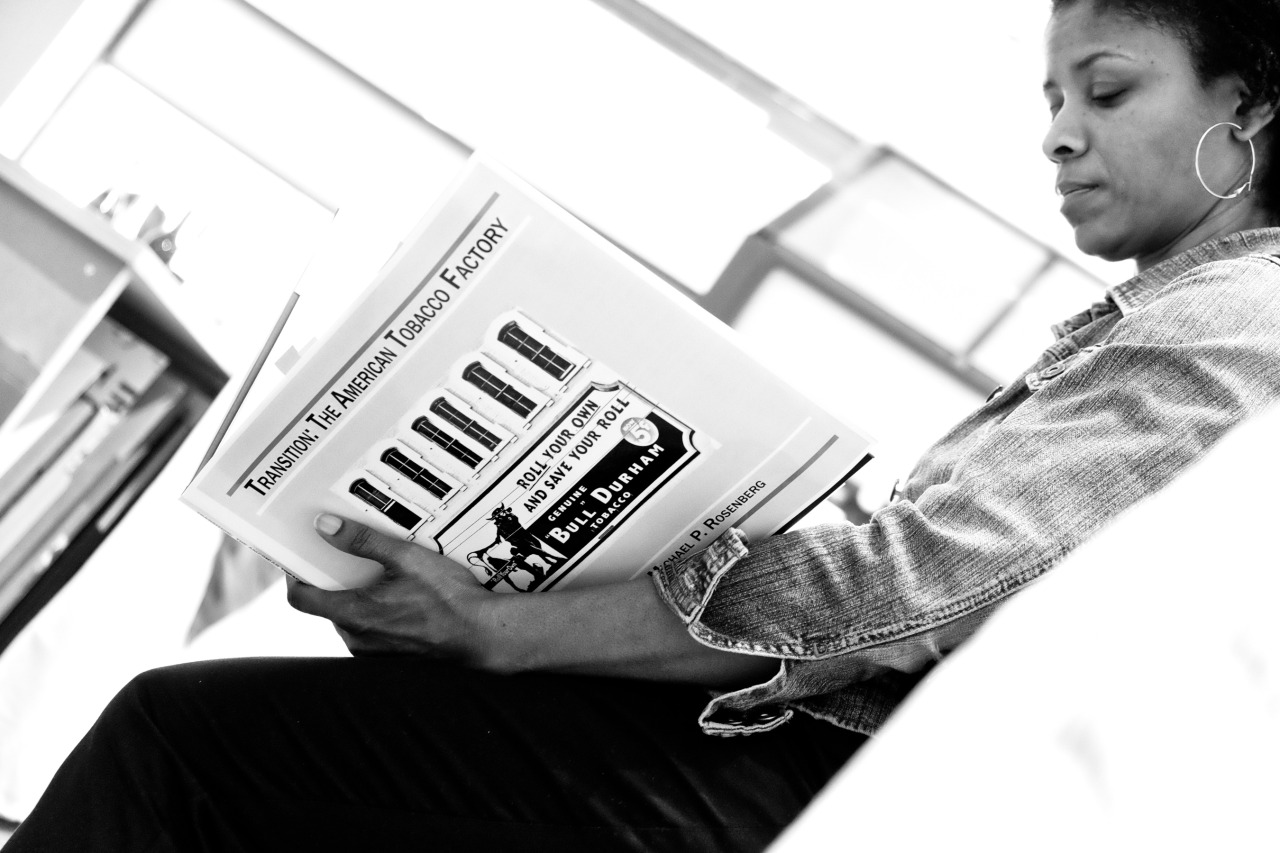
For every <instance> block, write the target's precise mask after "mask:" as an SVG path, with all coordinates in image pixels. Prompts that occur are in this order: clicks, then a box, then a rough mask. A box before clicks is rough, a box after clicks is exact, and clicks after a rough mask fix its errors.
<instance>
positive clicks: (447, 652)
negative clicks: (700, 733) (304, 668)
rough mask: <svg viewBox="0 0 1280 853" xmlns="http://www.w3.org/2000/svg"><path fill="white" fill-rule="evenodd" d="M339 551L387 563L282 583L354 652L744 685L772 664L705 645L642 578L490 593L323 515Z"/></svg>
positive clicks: (468, 578)
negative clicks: (314, 580)
mask: <svg viewBox="0 0 1280 853" xmlns="http://www.w3.org/2000/svg"><path fill="white" fill-rule="evenodd" d="M316 530H318V531H319V532H320V535H322V536H323V537H324V538H325V540H326V541H327V542H328V543H329V544H330V545H333V546H334V547H335V548H338V549H339V550H342V551H346V552H347V553H348V554H354V555H356V556H358V557H367V558H369V559H371V560H376V561H377V562H379V563H381V564H382V565H383V568H384V569H385V571H384V572H383V574H382V577H380V578H378V580H377V581H375V582H374V583H372V584H370V585H369V586H365V587H361V588H359V589H349V590H339V591H334V592H331V591H328V590H323V589H317V588H316V587H313V586H307V585H306V584H304V583H301V582H299V581H296V580H294V579H293V578H290V579H289V603H290V604H292V605H293V606H294V607H296V608H297V609H298V610H301V611H302V612H304V613H311V614H313V615H315V616H321V617H323V618H325V619H328V620H330V621H331V622H333V624H334V626H335V627H336V628H337V629H338V633H339V634H340V635H341V636H342V639H343V641H344V642H346V644H347V648H348V649H350V650H351V652H352V654H356V655H376V654H383V655H390V654H404V655H423V656H426V657H432V658H437V659H443V660H451V661H456V662H458V663H462V664H465V665H468V666H474V667H478V668H481V669H488V670H492V671H496V672H521V671H527V670H539V671H546V672H569V673H583V674H592V675H610V676H623V677H629V678H648V679H658V680H664V681H687V682H693V683H697V684H706V685H711V686H717V687H731V686H741V685H743V684H747V683H752V682H753V681H757V680H761V679H764V678H769V677H771V676H772V675H773V674H774V673H775V672H776V671H777V668H778V662H777V661H776V660H771V659H768V658H762V657H750V656H747V655H742V654H738V653H734V652H726V651H721V650H718V649H712V648H708V647H706V646H703V645H701V644H700V643H698V642H697V641H696V640H694V639H693V638H692V637H690V636H689V634H688V632H687V631H686V630H685V627H684V625H683V624H682V623H681V621H680V620H679V619H678V618H677V617H676V616H675V615H674V614H673V613H672V612H671V611H670V610H668V609H667V607H666V605H665V604H663V603H662V602H661V601H660V600H659V598H658V595H657V593H656V592H655V590H654V587H653V584H652V583H651V582H650V580H649V579H648V578H643V577H641V578H636V579H634V580H631V581H626V582H623V583H615V584H606V585H602V586H591V587H585V588H582V589H572V590H553V591H550V592H538V593H533V594H529V595H519V594H509V595H508V594H500V593H492V592H489V591H488V590H486V589H485V588H484V587H482V586H481V585H480V584H479V583H477V582H476V579H475V577H474V576H473V575H472V574H471V572H470V571H468V570H467V568H466V567H465V566H461V565H459V564H457V563H455V562H453V561H452V560H450V559H448V558H446V557H442V556H441V555H439V554H436V553H434V552H432V551H429V550H427V549H426V548H423V547H422V546H421V545H415V544H414V543H412V542H405V541H403V540H401V539H396V538H395V537H392V536H386V535H384V534H382V533H379V532H377V531H376V530H373V529H371V528H368V527H365V526H364V525H363V524H359V523H357V522H354V521H350V520H346V519H339V518H336V517H334V516H330V515H322V516H319V517H318V518H317V519H316Z"/></svg>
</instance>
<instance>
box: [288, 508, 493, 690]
mask: <svg viewBox="0 0 1280 853" xmlns="http://www.w3.org/2000/svg"><path fill="white" fill-rule="evenodd" d="M315 526H316V530H317V531H318V532H319V533H320V535H321V536H322V537H324V539H325V541H327V542H328V543H329V544H330V545H332V546H333V547H335V548H337V549H339V550H341V551H345V552H347V553H348V554H354V555H355V556H357V557H367V558H368V559H370V560H374V561H376V562H378V563H381V564H382V566H383V569H384V571H383V573H382V576H381V577H379V578H378V580H376V581H375V582H374V583H372V584H370V585H368V586H365V587H360V588H359V589H349V590H337V591H330V590H323V589H319V588H318V587H313V586H308V585H306V584H304V583H302V582H300V581H298V580H296V579H294V578H292V577H290V578H289V581H288V587H289V603H290V604H291V605H293V606H294V607H295V608H297V609H298V610H301V611H302V612H303V613H310V614H312V615H315V616H321V617H323V618H325V619H328V620H329V621H331V622H332V623H333V624H334V627H335V628H337V630H338V634H339V635H340V636H341V637H342V640H343V642H345V643H346V644H347V648H348V649H350V650H351V653H352V654H355V655H377V654H384V655H386V654H414V655H424V656H427V657H433V658H439V659H447V660H454V661H458V662H460V663H465V664H469V665H473V666H480V667H484V666H486V663H487V660H486V658H487V651H488V648H489V643H488V642H487V640H488V638H489V637H490V633H491V632H490V631H488V630H487V629H488V628H489V627H490V620H491V619H492V618H493V615H494V610H495V606H497V605H500V603H501V602H500V601H499V599H502V598H505V597H506V596H498V595H494V594H493V593H490V592H488V591H487V590H485V589H484V587H482V586H481V585H480V584H479V583H477V582H476V579H475V577H474V576H473V575H472V574H471V572H469V571H468V570H467V569H466V567H465V566H461V565H459V564H458V563H455V562H454V561H452V560H450V559H447V558H446V557H443V556H441V555H439V554H436V553H434V552H432V551H430V550H428V549H426V548H424V547H422V546H421V545H417V544H415V543H412V542H405V541H403V540H400V539H396V538H394V537H392V536H387V535H385V534H383V533H379V532H378V531H376V530H374V529H373V528H370V527H366V526H364V525H363V524H359V523H357V522H354V521H350V520H347V519H340V518H337V517H336V516H332V515H321V516H318V517H317V518H316V523H315Z"/></svg>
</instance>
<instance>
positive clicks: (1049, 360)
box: [653, 258, 1280, 734]
mask: <svg viewBox="0 0 1280 853" xmlns="http://www.w3.org/2000/svg"><path fill="white" fill-rule="evenodd" d="M1117 316H1118V315H1117ZM1077 337H1078V340H1077V341H1075V342H1073V341H1072V340H1070V339H1067V340H1066V342H1065V343H1064V342H1063V341H1060V342H1059V345H1058V346H1056V348H1051V349H1050V350H1049V351H1047V353H1046V355H1045V356H1044V357H1043V358H1042V359H1041V360H1040V361H1038V362H1037V363H1036V365H1034V366H1033V369H1032V372H1031V373H1029V374H1028V375H1027V377H1026V378H1025V380H1020V381H1019V382H1018V383H1014V384H1011V387H1010V388H1009V389H1008V390H1006V391H1005V392H1003V393H1002V394H1000V395H997V396H996V397H995V398H993V399H992V400H990V401H988V403H987V404H985V405H984V406H983V407H982V408H981V409H979V410H978V411H977V412H976V413H974V414H973V415H972V416H970V417H969V418H967V419H966V420H965V421H963V422H962V423H961V424H959V425H958V426H957V427H956V428H955V429H954V430H952V432H951V433H950V434H949V435H948V436H947V437H945V438H944V439H943V440H942V442H940V443H939V445H938V446H937V447H936V448H935V451H931V453H930V454H926V457H925V458H924V459H923V460H922V462H921V464H920V465H918V466H917V468H916V470H915V471H914V472H913V473H912V477H911V478H910V480H908V483H907V489H906V496H907V497H906V499H903V500H899V501H896V502H895V503H893V504H891V505H889V506H888V507H885V508H883V509H882V510H880V511H879V512H877V513H876V514H875V515H874V516H873V517H872V520H871V521H870V522H868V523H867V524H863V525H850V524H835V525H822V526H818V527H813V528H808V529H805V530H799V531H795V532H791V533H787V534H784V535H780V536H774V537H769V538H765V539H762V540H760V541H757V542H748V541H747V540H746V538H745V537H744V536H743V535H742V534H741V533H740V532H738V531H731V532H730V533H728V534H726V535H724V536H722V537H721V538H720V539H718V540H717V541H716V542H715V543H713V544H712V545H711V546H710V547H709V548H707V549H706V550H705V551H703V552H701V553H699V554H695V555H692V556H691V557H689V558H687V559H686V560H684V561H683V562H680V563H677V564H675V565H671V566H668V567H665V568H663V569H661V570H657V571H655V572H654V574H653V578H654V582H655V584H656V587H657V590H658V594H659V596H660V597H661V598H662V599H663V600H664V601H665V602H666V603H667V605H668V606H669V607H670V608H671V609H672V610H673V611H674V612H675V613H676V614H678V615H679V616H680V618H681V619H683V620H684V622H685V624H686V625H687V626H688V630H689V632H690V634H691V635H692V636H693V637H694V638H695V639H697V640H698V641H699V642H701V643H703V644H705V645H708V646H711V647H714V648H718V649H724V650H728V651H734V652H740V653H746V654H753V655H762V656H768V657H774V658H777V659H778V660H779V669H778V672H777V674H776V675H775V676H774V677H773V678H771V679H770V680H768V681H766V682H764V683H761V684H756V685H752V686H750V687H747V688H745V689H743V690H738V691H734V692H731V693H725V694H722V695H719V696H716V697H715V698H714V699H713V700H712V701H711V703H710V704H709V705H708V706H707V709H706V710H705V711H704V713H703V715H702V720H701V723H702V726H703V728H704V730H706V731H708V732H711V733H716V734H737V733H747V732H753V731H759V730H763V729H767V728H771V727H774V726H777V725H781V724H782V723H783V722H785V721H786V719H788V718H789V716H790V715H791V714H792V713H793V711H794V710H796V709H799V710H802V711H805V712H806V713H810V714H813V715H815V716H818V717H820V718H822V719H827V720H829V721H831V722H833V723H836V724H838V725H842V726H845V727H848V728H852V729H855V730H859V731H864V732H874V731H875V729H876V728H878V727H879V725H880V724H881V723H882V722H883V721H884V720H885V719H886V718H887V717H888V715H889V713H891V712H892V710H893V709H894V708H895V707H896V706H897V704H898V703H899V702H900V701H901V700H902V698H903V697H904V696H905V695H906V693H907V692H909V690H910V689H911V687H912V686H914V684H915V683H916V682H917V681H918V680H919V678H920V677H921V674H922V673H923V672H925V671H926V670H927V669H928V668H929V667H930V666H931V664H932V663H934V662H936V661H937V660H938V659H940V658H941V657H942V656H943V655H944V654H945V653H947V652H948V651H949V650H951V649H953V648H954V647H955V646H956V645H958V644H959V643H960V642H962V641H963V640H964V639H965V638H967V637H968V636H969V635H970V634H971V633H972V632H973V631H974V630H975V629H976V628H977V626H978V625H979V624H980V623H981V622H982V621H983V620H984V619H985V618H986V616H987V615H988V614H989V613H990V612H991V611H992V610H993V609H994V607H995V606H997V605H998V604H999V603H1000V602H1001V601H1002V600H1004V599H1005V598H1006V597H1007V596H1009V595H1010V594H1012V593H1013V592H1015V591H1017V590H1018V589H1020V588H1022V587H1024V586H1025V585H1026V584H1028V583H1030V582H1032V581H1034V580H1035V579H1036V578H1038V577H1040V576H1041V575H1042V574H1043V573H1044V572H1045V571H1047V570H1048V569H1049V568H1051V567H1052V566H1053V565H1055V564H1056V563H1058V562H1059V561H1060V560H1061V559H1062V557H1063V556H1064V555H1065V554H1066V553H1068V552H1069V551H1070V550H1071V549H1072V548H1074V547H1075V546H1077V545H1078V544H1079V543H1080V542H1082V541H1083V540H1084V539H1085V538H1087V537H1088V536H1089V535H1091V534H1092V533H1094V532H1095V531H1096V530H1097V529H1098V528H1100V527H1101V526H1102V525H1103V524H1105V523H1106V522H1107V521H1109V520H1110V519H1112V518H1114V517H1115V516H1116V515H1118V514H1119V513H1121V512H1122V511H1123V510H1124V509H1126V508H1127V507H1128V506H1130V505H1132V504H1133V503H1135V502H1137V501H1138V500H1140V499H1141V498H1143V497H1145V496H1147V495H1149V494H1151V493H1153V492H1155V491H1157V490H1158V489H1160V488H1161V487H1163V486H1164V485H1165V484H1166V483H1167V482H1168V481H1169V480H1171V479H1172V478H1173V477H1174V476H1175V475H1176V474H1177V473H1178V472H1179V471H1181V470H1183V469H1185V468H1186V467H1187V466H1188V465H1189V464H1191V463H1192V462H1193V461H1194V460H1196V459H1197V458H1199V457H1200V456H1201V455H1202V454H1203V453H1204V452H1205V451H1206V450H1207V449H1208V448H1209V447H1210V446H1211V445H1212V444H1213V443H1214V442H1216V441H1217V440H1218V439H1219V438H1220V437H1221V436H1222V435H1223V434H1225V432H1226V431H1227V430H1228V429H1229V428H1231V427H1232V426H1234V425H1235V424H1237V423H1239V422H1240V421H1241V420H1243V419H1244V418H1246V417H1248V416H1250V415H1252V414H1254V413H1256V412H1259V411H1261V410H1263V409H1264V408H1266V407H1267V406H1268V405H1269V404H1270V403H1271V402H1272V401H1274V400H1276V399H1278V398H1280V266H1277V265H1276V264H1275V263H1274V262H1271V261H1268V260H1265V259H1259V258H1242V259H1237V260H1233V261H1224V262H1220V263H1214V264H1208V265H1206V266H1204V267H1200V268H1197V269H1196V270H1195V271H1194V272H1192V273H1188V274H1186V275H1183V276H1181V277H1179V278H1177V279H1176V280H1175V281H1174V282H1172V283H1171V284H1170V285H1168V287H1167V288H1166V289H1165V290H1163V291H1161V292H1160V294H1159V297H1158V298H1156V299H1153V300H1152V301H1151V302H1150V304H1147V305H1145V306H1143V307H1141V308H1140V309H1138V310H1135V311H1133V312H1132V313H1131V314H1128V315H1127V316H1125V317H1123V318H1122V319H1119V320H1118V321H1117V320H1116V319H1115V318H1113V319H1112V321H1111V323H1110V325H1109V326H1108V327H1107V331H1106V334H1105V336H1102V337H1101V338H1099V339H1096V340H1093V339H1090V338H1089V336H1088V335H1087V334H1085V335H1080V336H1077Z"/></svg>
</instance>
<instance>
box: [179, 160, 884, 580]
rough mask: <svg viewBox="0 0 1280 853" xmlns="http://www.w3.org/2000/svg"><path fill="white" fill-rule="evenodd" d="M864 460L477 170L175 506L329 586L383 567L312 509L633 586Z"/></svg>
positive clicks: (614, 265)
mask: <svg viewBox="0 0 1280 853" xmlns="http://www.w3.org/2000/svg"><path fill="white" fill-rule="evenodd" d="M869 450H870V440H869V438H868V437H867V436H865V435H864V434H862V433H861V432H859V431H858V430H856V429H854V428H852V427H850V426H847V425H845V424H843V423H841V422H839V421H838V420H836V419H835V418H833V417H832V416H831V415H829V414H828V413H826V412H825V411H823V410H822V409H821V408H820V407H818V406H817V405H815V404H814V403H812V402H811V401H809V400H808V399H806V398H805V397H803V396H802V395H801V394H799V393H798V392H796V391H795V390H794V389H792V388H791V387H789V386H788V385H787V384H786V383H785V382H784V381H782V380H781V379H780V378H778V377H777V376H776V375H775V374H773V373H772V372H770V371H769V370H767V369H766V368H764V367H763V366H762V365H761V364H760V363H759V362H758V361H757V360H756V359H754V358H753V357H752V356H750V355H749V354H748V353H747V352H746V351H745V350H744V349H743V347H742V346H741V344H740V343H739V342H738V340H737V339H736V337H735V335H734V333H733V332H732V330H730V329H728V328H727V327H726V326H724V324H722V323H720V322H719V321H718V320H716V319H714V318H713V317H711V316H710V315H709V314H707V313H706V312H705V311H703V310H702V309H701V308H699V307H698V306H697V305H696V304H694V303H693V302H692V301H691V300H689V299H687V298H686V297H684V296H683V295H681V294H679V293H678V292H677V291H676V290H675V289H674V288H672V287H671V286H670V285H668V284H667V283H666V282H664V281H662V280H661V279H660V278H659V277H657V276H656V275H654V274H653V273H652V272H651V271H649V270H647V269H645V268H644V266H643V265H641V264H639V263H638V262H636V261H635V260H634V259H632V258H630V257H628V256H627V255H626V254H625V253H624V252H621V251H620V250H619V249H617V247H615V246H613V245H612V244H610V243H609V242H608V241H606V240H605V239H603V238H602V237H600V236H599V235H598V234H596V233H594V232H593V231H591V230H590V229H589V228H587V227H586V226H584V225H583V224H582V223H581V222H579V221H577V220H576V219H574V218H573V217H572V216H570V215H569V214H567V213H566V212H565V211H563V210H561V209H560V208H558V207H557V206H555V205H554V204H553V203H551V202H550V201H548V200H547V199H546V198H544V197H542V196H541V195H540V194H538V193H537V192H536V191H534V190H533V189H532V188H530V187H529V186H527V185H525V184H524V183H522V182H521V181H520V180H519V179H517V178H516V177H514V176H512V175H510V174H508V173H506V172H505V171H503V170H502V169H501V168H499V167H497V166H496V165H493V164H491V163H489V162H487V161H486V160H484V159H483V158H481V157H474V158H472V160H471V161H470V162H469V163H468V164H467V166H466V168H465V169H464V171H463V173H462V175H461V176H460V177H459V179H458V180H457V181H456V182H455V184H454V185H453V187H452V188H451V190H450V191H448V192H447V193H446V194H445V195H444V197H443V198H442V199H441V200H440V201H439V202H438V203H437V205H436V206H435V208H434V209H433V210H432V211H431V212H430V213H429V214H428V215H427V216H426V217H425V218H424V219H423V220H422V222H420V223H419V224H418V225H417V226H416V227H415V228H414V230H413V231H412V232H411V234H410V235H409V236H408V238H407V239H406V240H405V241H404V243H403V244H402V245H401V247H400V249H399V250H398V251H397V252H396V253H395V255H394V256H393V257H392V258H391V260H390V261H388V263H387V264H386V265H385V266H384V267H383V269H382V270H381V272H380V273H379V274H378V276H377V277H376V279H375V280H374V281H373V282H372V283H371V284H370V285H369V286H368V287H367V288H366V289H365V290H364V292H363V293H362V294H361V295H360V296H359V297H358V298H357V299H356V300H355V302H354V304H353V306H352V308H351V309H350V310H349V311H348V312H347V313H346V315H345V316H344V317H343V319H342V320H341V321H340V322H339V323H337V324H336V325H335V326H334V328H332V329H331V330H330V331H329V332H328V333H327V334H325V335H324V336H322V337H321V339H319V340H318V341H317V342H316V343H315V344H314V345H312V346H311V347H309V348H308V350H307V351H306V352H305V353H304V354H303V356H302V358H301V359H300V360H299V361H298V362H297V364H296V365H295V366H294V367H293V368H292V369H291V371H290V372H289V374H288V376H287V377H286V379H285V380H284V381H282V382H281V383H280V384H279V386H278V387H277V388H275V389H273V390H272V391H271V392H270V393H269V394H267V395H265V399H264V400H263V401H262V402H261V403H260V404H259V405H258V407H257V409H256V410H255V411H254V412H253V413H252V414H249V415H244V416H242V417H241V418H240V420H239V421H238V423H237V424H236V427H235V429H234V430H233V431H232V432H231V433H230V434H229V437H228V438H227V439H226V440H225V441H224V442H223V443H222V444H221V445H220V446H219V448H218V450H217V452H216V453H214V454H213V455H212V457H211V458H210V459H209V461H208V462H207V463H206V464H205V465H204V466H203V467H202V468H201V470H200V471H199V473H198V474H197V475H196V477H195V479H194V480H193V481H192V483H191V485H190V486H189V487H188V489H187V490H186V492H185V493H184V495H183V499H184V500H185V501H186V502H187V503H189V504H190V505H191V506H193V507H194V508H195V509H197V510H198V511H200V512H201V513H203V514H204V515H205V516H207V517H208V518H209V519H211V520H212V521H213V522H215V523H216V524H218V525H219V526H221V527H222V528H223V529H224V530H226V531H227V532H228V533H229V534H231V535H232V536H234V537H235V538H237V539H239V540H241V541H242V542H244V543H245V544H247V545H248V546H250V547H251V548H253V549H255V550H256V551H258V552H259V553H261V554H262V555H264V556H265V557H266V558H267V559H269V560H271V561H272V562H274V563H275V564H277V565H279V566H280V567H281V568H283V569H285V570H286V571H288V572H290V573H292V574H294V575H296V576H297V577H299V578H301V579H303V580H305V581H307V582H308V583H312V584H314V585H317V586H320V587H323V588H327V589H334V588H349V587H355V586H360V585H363V584H365V583H368V582H370V581H371V580H372V579H374V578H375V577H376V576H377V574H378V572H379V571H380V569H379V567H378V566H377V564H375V563H372V562H371V561H368V560H363V559H360V558H356V557H352V556H350V555H347V554H344V553H341V552H339V551H337V550H335V549H333V548H331V547H330V546H329V545H327V544H326V543H325V542H324V541H323V540H322V539H321V538H320V537H319V536H318V535H317V534H316V533H315V532H314V531H313V529H312V526H311V524H312V519H313V518H314V516H315V515H316V514H317V513H319V512H322V511H323V512H330V513H334V514H336V515H340V516H344V517H348V518H354V519H357V520H359V521H362V522H363V523H365V524H368V525H370V526H372V527H375V528H377V529H378V530H381V531H383V532H385V533H388V534H391V535H395V536H398V537H400V538H402V539H406V540H411V541H415V542H418V543H420V544H422V545H423V546H425V547H428V548H431V549H433V550H435V551H438V552H439V553H442V554H445V555H446V556H448V557H450V558H452V559H454V560H457V561H458V562H461V563H464V564H466V565H468V566H470V567H471V569H472V571H473V573H474V574H475V575H476V577H477V578H478V579H479V580H480V582H481V583H483V584H484V585H485V586H487V587H489V588H490V589H494V590H499V591H507V592H516V591H519V592H529V591H534V590H545V589H551V588H554V587H557V586H567V585H570V584H578V583H598V582H608V581H618V580H625V579H628V578H631V577H634V576H636V575H638V574H641V573H643V572H645V571H648V570H650V569H652V568H654V567H655V566H659V565H661V564H663V563H664V562H666V561H670V560H676V559H680V558H681V557H683V556H685V555H687V554H689V553H691V552H693V551H696V550H699V549H701V548H703V547H706V545H708V544H709V543H710V542H711V541H713V540H714V539H715V538H716V537H717V536H719V535H721V534H722V533H724V532H725V531H726V530H728V529H729V528H730V527H737V528H740V529H742V530H744V531H745V532H746V533H747V534H748V535H749V536H764V535H768V534H771V533H775V532H778V531H780V530H783V529H785V528H786V527H788V526H789V525H790V524H792V523H793V522H794V521H795V520H796V519H797V518H798V517H799V516H801V515H802V514H803V513H804V512H805V511H806V510H808V509H809V508H810V507H812V506H813V505H814V504H815V503H816V502H818V501H820V500H821V499H822V498H823V497H824V496H825V495H827V494H829V493H830V491H831V490H833V489H834V488H836V487H837V486H838V485H839V484H840V483H842V482H843V481H844V480H845V479H847V478H848V476H849V475H850V474H852V473H853V471H855V470H856V469H857V468H858V467H859V466H861V465H862V464H863V463H864V462H865V461H866V460H867V459H868V458H869Z"/></svg>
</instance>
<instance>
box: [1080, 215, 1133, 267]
mask: <svg viewBox="0 0 1280 853" xmlns="http://www.w3.org/2000/svg"><path fill="white" fill-rule="evenodd" d="M1075 238H1076V248H1077V249H1079V250H1080V251H1082V252H1084V253H1085V254H1086V255H1092V256H1093V257H1095V258H1101V259H1102V260H1104V261H1124V260H1128V259H1129V258H1130V257H1131V255H1130V254H1129V253H1128V252H1126V251H1125V249H1124V247H1123V246H1122V245H1121V244H1120V241H1119V240H1117V239H1116V238H1115V235H1114V234H1112V233H1109V232H1108V231H1107V230H1105V229H1100V228H1096V227H1094V228H1090V227H1089V224H1088V223H1082V224H1080V225H1077V226H1076V229H1075Z"/></svg>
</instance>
